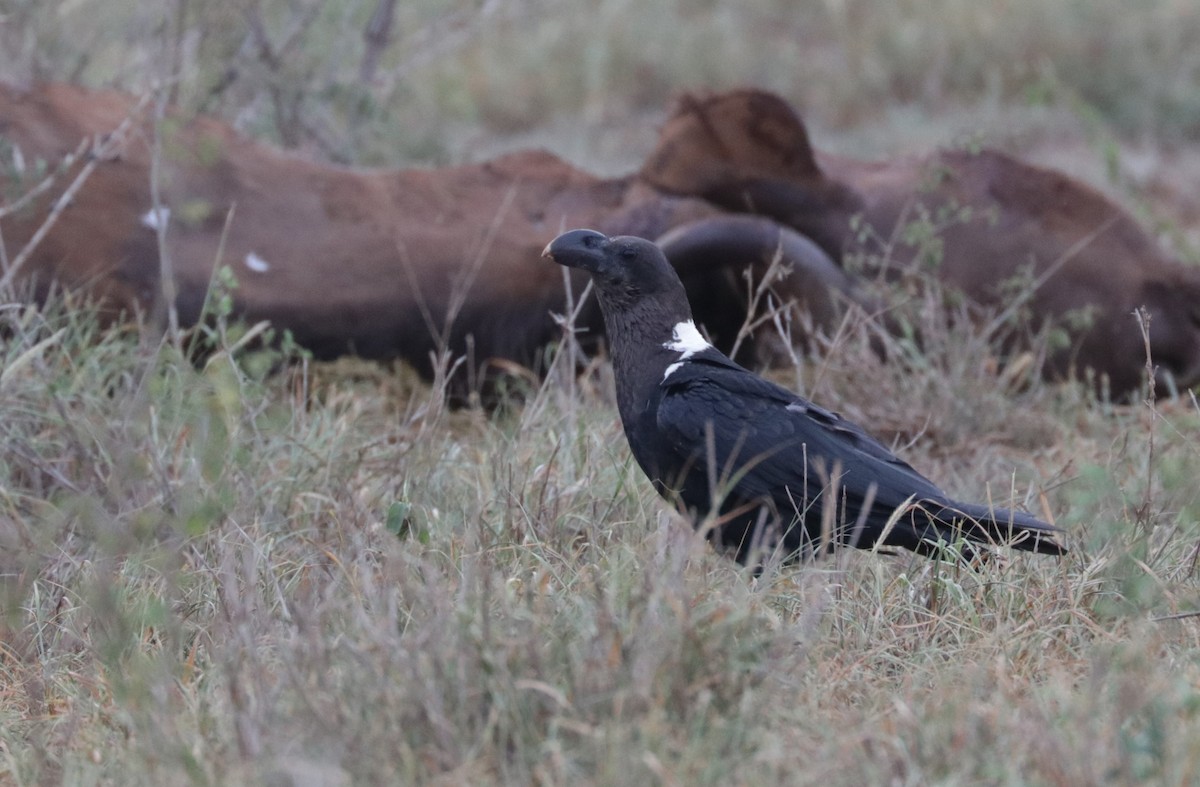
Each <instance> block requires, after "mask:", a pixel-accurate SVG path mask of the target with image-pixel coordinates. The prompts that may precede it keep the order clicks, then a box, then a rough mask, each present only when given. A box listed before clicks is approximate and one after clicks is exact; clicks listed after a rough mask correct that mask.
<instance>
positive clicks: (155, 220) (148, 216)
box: [142, 206, 171, 232]
mask: <svg viewBox="0 0 1200 787" xmlns="http://www.w3.org/2000/svg"><path fill="white" fill-rule="evenodd" d="M170 220H171V209H170V208H168V207H165V206H164V207H160V208H159V209H158V210H155V209H154V208H151V209H150V210H148V211H146V212H145V213H143V214H142V226H143V227H145V228H146V229H151V230H154V231H155V232H157V231H158V230H159V228H160V227H161V228H163V229H165V228H166V226H167V222H169V221H170Z"/></svg>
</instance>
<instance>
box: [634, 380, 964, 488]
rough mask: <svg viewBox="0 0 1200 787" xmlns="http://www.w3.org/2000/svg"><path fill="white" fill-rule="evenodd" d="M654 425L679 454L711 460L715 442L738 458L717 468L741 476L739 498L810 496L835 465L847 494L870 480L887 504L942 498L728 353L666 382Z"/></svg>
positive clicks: (885, 454)
mask: <svg viewBox="0 0 1200 787" xmlns="http://www.w3.org/2000/svg"><path fill="white" fill-rule="evenodd" d="M710 424H711V425H710ZM657 427H658V431H659V434H660V436H661V437H662V438H663V440H664V442H665V443H666V444H667V446H669V447H670V449H671V450H672V451H673V452H675V454H676V455H677V456H678V457H688V456H690V457H693V461H695V458H696V457H699V458H702V459H706V458H707V457H708V455H709V450H710V449H709V446H710V445H711V447H712V448H711V451H712V454H713V455H714V456H715V457H716V458H717V459H718V460H724V459H728V458H729V457H735V459H734V460H733V462H732V464H733V465H735V466H734V467H729V466H724V467H722V466H719V465H720V462H719V461H718V462H717V465H718V466H716V468H715V469H716V470H717V471H718V472H723V473H724V476H725V477H730V474H733V475H734V476H740V478H737V479H736V486H735V489H736V492H737V494H738V496H739V497H744V498H757V497H762V496H765V495H771V496H775V497H776V499H777V500H778V495H779V494H780V493H781V491H782V490H783V488H784V487H787V488H788V489H790V490H791V493H792V494H793V495H799V494H802V493H804V494H807V495H809V499H813V498H814V497H815V495H816V494H817V493H819V491H820V490H821V489H822V488H824V487H825V485H826V484H827V482H828V478H829V476H830V474H831V473H833V472H834V470H835V468H836V469H838V470H839V471H840V479H841V480H840V485H841V488H842V490H843V493H844V494H846V495H848V496H851V497H854V498H857V499H859V500H861V499H862V498H863V497H864V496H865V495H867V494H868V491H867V490H868V487H870V486H872V485H873V486H874V492H873V494H874V496H875V500H876V502H877V503H879V504H880V505H883V506H892V507H894V506H898V505H900V504H902V503H903V502H904V501H905V500H906V499H908V497H909V496H910V495H915V496H916V497H917V498H919V499H928V500H943V499H945V496H944V494H943V493H942V491H941V490H940V489H938V488H937V487H936V486H935V485H934V484H933V483H932V482H931V481H929V480H928V479H927V478H925V477H924V476H922V475H921V474H920V473H918V472H917V471H916V470H914V469H913V468H912V467H911V466H910V465H909V464H908V463H906V462H905V461H904V460H902V459H900V458H899V457H897V456H896V455H895V454H893V453H892V452H891V451H889V450H888V449H887V448H886V447H884V446H883V445H882V444H880V443H879V442H878V441H877V440H875V439H874V438H873V437H871V436H870V435H869V434H867V433H866V432H865V431H863V430H862V429H861V428H859V427H858V426H856V425H855V424H853V423H851V422H849V421H847V420H845V419H844V418H842V417H841V416H840V415H838V414H837V413H834V412H831V411H829V410H826V409H824V408H822V407H819V406H818V405H815V404H813V403H812V402H809V401H807V400H806V399H803V398H801V397H799V396H797V395H796V394H794V393H792V392H791V391H788V390H787V389H786V388H783V387H781V386H778V385H775V384H774V383H772V382H770V381H768V380H764V379H763V378H761V377H758V376H757V375H754V374H752V373H750V372H749V371H747V370H745V369H743V368H742V367H740V366H738V365H736V364H734V363H732V362H730V361H726V360H725V359H723V358H717V359H713V360H709V359H693V361H692V362H690V363H687V364H684V365H683V367H681V368H680V369H679V370H678V371H676V372H675V373H673V374H672V375H671V376H670V377H669V378H668V379H667V380H666V381H664V390H663V392H662V396H661V398H660V401H659V403H658V408H657ZM710 433H711V435H710ZM726 464H727V465H728V464H729V463H726ZM799 487H805V488H804V489H801V488H799Z"/></svg>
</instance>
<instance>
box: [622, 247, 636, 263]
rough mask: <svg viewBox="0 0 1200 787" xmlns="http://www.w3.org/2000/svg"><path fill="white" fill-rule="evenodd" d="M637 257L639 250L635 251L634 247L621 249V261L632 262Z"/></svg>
mask: <svg viewBox="0 0 1200 787" xmlns="http://www.w3.org/2000/svg"><path fill="white" fill-rule="evenodd" d="M636 256H637V250H636V249H634V248H633V247H632V246H622V247H621V259H623V260H632V259H633V258H634V257H636Z"/></svg>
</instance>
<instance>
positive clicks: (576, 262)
mask: <svg viewBox="0 0 1200 787" xmlns="http://www.w3.org/2000/svg"><path fill="white" fill-rule="evenodd" d="M607 249H608V238H607V237H605V236H604V235H603V234H602V233H599V232H596V231H595V230H571V231H570V232H564V233H563V234H562V235H559V236H558V237H557V238H555V239H554V240H552V241H550V243H548V244H547V245H546V248H545V250H543V251H542V256H543V257H549V258H550V259H552V260H554V261H555V262H557V263H558V264H559V265H565V266H567V267H568V268H583V269H584V270H586V271H592V272H595V271H597V270H599V267H600V265H601V263H602V262H603V261H604V258H605V251H606V250H607Z"/></svg>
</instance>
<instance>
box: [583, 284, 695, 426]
mask: <svg viewBox="0 0 1200 787" xmlns="http://www.w3.org/2000/svg"><path fill="white" fill-rule="evenodd" d="M671 311H672V312H677V313H664V312H663V310H662V309H661V308H643V307H642V304H638V305H635V306H633V307H631V308H626V309H623V310H620V312H617V313H614V310H612V309H605V313H604V322H605V330H606V332H607V334H608V343H609V355H610V357H611V358H612V359H613V376H614V377H615V378H616V384H617V408H618V409H619V410H620V412H621V419H622V420H623V421H624V422H625V423H626V425H627V426H628V425H630V424H633V423H636V422H637V420H638V418H639V417H640V415H641V414H642V412H643V411H644V410H645V408H646V405H647V403H648V402H649V401H650V399H651V397H652V396H653V394H654V392H655V391H656V390H657V389H658V387H659V385H661V383H662V381H663V375H664V374H665V373H666V370H667V367H668V366H670V365H671V364H672V363H675V362H676V361H677V360H678V359H679V352H678V351H677V350H671V349H668V348H667V347H666V346H665V345H666V344H667V343H669V342H670V341H671V340H672V338H673V330H674V327H675V326H676V325H677V324H679V323H680V322H684V321H688V320H691V313H690V312H689V311H688V310H686V309H673V310H671Z"/></svg>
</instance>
